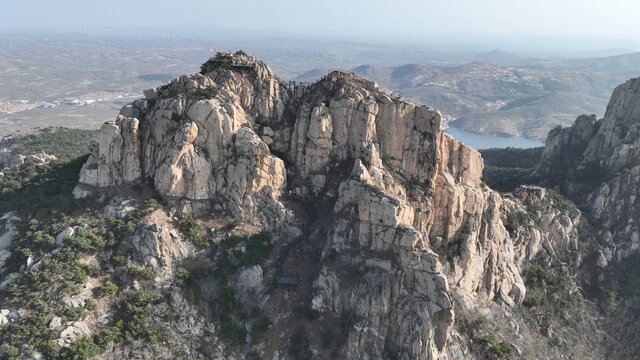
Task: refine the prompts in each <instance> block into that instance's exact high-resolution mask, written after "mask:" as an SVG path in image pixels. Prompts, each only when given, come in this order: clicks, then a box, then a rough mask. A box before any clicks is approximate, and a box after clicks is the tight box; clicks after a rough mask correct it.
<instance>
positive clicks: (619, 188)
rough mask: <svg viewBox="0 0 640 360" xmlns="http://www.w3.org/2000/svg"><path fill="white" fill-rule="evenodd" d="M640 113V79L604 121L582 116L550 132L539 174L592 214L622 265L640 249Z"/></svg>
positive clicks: (619, 95) (615, 98)
mask: <svg viewBox="0 0 640 360" xmlns="http://www.w3.org/2000/svg"><path fill="white" fill-rule="evenodd" d="M639 108H640V79H631V80H629V81H627V82H626V83H625V84H622V85H620V86H618V87H617V88H616V89H615V91H614V92H613V94H612V96H611V100H610V102H609V105H608V106H607V111H606V113H605V115H604V117H603V118H602V119H599V120H596V119H595V116H591V117H587V116H581V117H578V119H577V120H576V122H575V124H574V125H573V126H572V127H571V128H565V129H557V130H555V129H554V130H553V131H551V132H550V133H549V137H548V139H547V145H546V147H545V150H544V154H543V158H542V161H541V162H540V164H539V165H538V166H537V167H536V169H535V173H536V174H537V175H541V176H547V175H551V176H550V179H548V180H549V181H547V183H548V184H549V185H556V186H558V188H560V189H561V191H563V192H564V193H566V194H567V195H568V196H569V197H571V198H573V199H575V200H576V201H578V203H580V204H581V206H583V207H584V208H586V209H588V211H589V214H590V216H591V217H592V218H593V220H594V221H595V222H598V223H599V224H600V225H601V227H602V228H603V229H606V231H603V232H602V234H601V236H602V237H603V238H604V240H605V241H606V242H607V244H608V245H609V247H610V250H611V251H613V253H614V254H615V258H616V259H618V260H620V259H622V258H625V257H627V256H629V255H630V254H631V253H633V252H634V251H636V250H638V249H640V235H639V234H640V229H639V228H638V226H640V224H639V223H638V221H637V219H638V215H639V214H640V213H639V211H640V203H639V202H638V200H637V199H636V198H637V196H636V194H637V186H638V180H640V177H639V176H638V174H639V173H640V152H639V151H640V150H638V149H639V148H640V133H639V129H640V115H639V111H638V109H639ZM559 171H560V172H561V173H560V174H558V172H559ZM554 173H555V174H554ZM558 175H559V176H558Z"/></svg>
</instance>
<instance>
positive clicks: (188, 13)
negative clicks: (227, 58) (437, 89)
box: [0, 0, 640, 38]
mask: <svg viewBox="0 0 640 360" xmlns="http://www.w3.org/2000/svg"><path fill="white" fill-rule="evenodd" d="M639 15H640V1H637V0H437V1H433V0H421V1H420V0H385V1H380V0H368V1H365V0H322V1H308V0H274V1H268V0H260V1H258V0H224V1H218V0H99V1H95V0H73V1H72V0H2V1H1V3H0V30H1V31H37V30H59V31H66V30H78V29H80V30H81V29H82V28H83V27H88V26H91V27H93V26H109V27H124V26H127V27H128V26H143V27H146V26H162V25H186V24H199V25H215V26H220V27H226V28H238V29H270V30H284V31H289V32H307V33H308V32H313V33H323V32H328V33H331V34H338V35H344V36H347V37H348V36H351V35H353V36H361V35H367V36H376V35H384V36H386V37H390V36H391V37H392V36H396V35H400V36H404V35H408V34H410V35H412V36H415V37H417V38H419V37H422V36H427V35H429V34H433V33H434V32H438V33H447V32H456V33H476V34H478V33H486V34H503V33H511V34H513V33H519V34H532V35H563V36H566V35H579V34H584V35H598V36H605V37H606V36H615V37H627V38H633V37H636V38H640V25H638V16H639Z"/></svg>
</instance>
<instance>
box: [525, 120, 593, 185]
mask: <svg viewBox="0 0 640 360" xmlns="http://www.w3.org/2000/svg"><path fill="white" fill-rule="evenodd" d="M600 124H601V122H600V121H598V118H597V117H596V116H595V115H580V116H578V118H577V119H576V121H575V122H574V123H573V125H572V126H571V127H566V128H563V127H562V126H558V127H556V128H554V129H553V130H551V131H549V135H548V136H547V140H546V142H545V147H544V152H543V153H542V158H541V159H540V163H539V164H538V165H537V166H536V169H535V171H534V173H535V174H537V175H542V176H544V175H548V174H553V173H555V172H563V171H566V170H567V169H568V168H571V167H572V166H574V165H575V164H576V163H577V162H579V161H581V160H582V157H583V153H584V151H585V150H586V148H587V146H588V145H589V140H591V138H592V137H593V136H594V135H595V133H596V131H598V129H599V127H600Z"/></svg>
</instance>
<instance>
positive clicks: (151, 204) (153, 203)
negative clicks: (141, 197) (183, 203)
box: [144, 198, 162, 210]
mask: <svg viewBox="0 0 640 360" xmlns="http://www.w3.org/2000/svg"><path fill="white" fill-rule="evenodd" d="M144 206H145V207H146V208H147V209H150V210H157V209H162V203H161V202H160V201H158V200H156V199H154V198H151V199H149V200H147V201H145V202H144Z"/></svg>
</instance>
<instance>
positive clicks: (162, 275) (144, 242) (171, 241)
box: [131, 211, 194, 285]
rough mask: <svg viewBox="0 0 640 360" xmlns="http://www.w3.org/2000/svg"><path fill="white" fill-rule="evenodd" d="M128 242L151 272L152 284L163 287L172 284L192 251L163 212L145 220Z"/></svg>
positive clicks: (157, 212) (191, 246)
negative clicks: (152, 272) (153, 279)
mask: <svg viewBox="0 0 640 360" xmlns="http://www.w3.org/2000/svg"><path fill="white" fill-rule="evenodd" d="M131 243H132V245H133V247H134V248H135V250H136V251H137V253H138V254H140V256H141V258H142V262H143V264H144V265H145V266H149V267H150V268H151V269H153V271H154V273H155V275H156V276H155V282H156V283H158V284H162V285H166V284H167V283H168V282H170V281H173V278H174V276H175V271H176V269H177V268H178V267H179V266H180V262H181V261H182V260H184V259H185V258H186V257H187V256H188V255H190V254H191V253H193V251H194V250H193V245H191V244H190V243H188V242H187V241H186V240H185V239H184V237H183V235H182V234H180V232H179V231H178V230H177V229H175V228H174V227H173V226H172V225H171V220H170V219H169V218H168V217H167V216H166V214H165V213H164V212H162V211H154V212H153V213H151V214H150V215H148V216H146V217H145V218H144V221H143V227H142V228H141V229H140V231H139V232H138V233H136V234H134V236H133V238H132V239H131Z"/></svg>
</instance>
